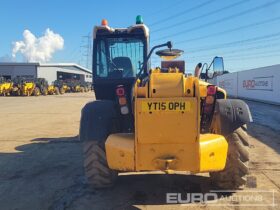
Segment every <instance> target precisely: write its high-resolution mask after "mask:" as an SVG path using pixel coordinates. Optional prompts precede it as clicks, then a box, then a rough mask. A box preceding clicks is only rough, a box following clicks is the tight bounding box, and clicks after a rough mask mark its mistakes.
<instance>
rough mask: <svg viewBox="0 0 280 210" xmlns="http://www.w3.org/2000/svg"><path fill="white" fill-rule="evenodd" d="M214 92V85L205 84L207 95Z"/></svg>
mask: <svg viewBox="0 0 280 210" xmlns="http://www.w3.org/2000/svg"><path fill="white" fill-rule="evenodd" d="M215 94H216V86H215V85H208V86H207V95H215Z"/></svg>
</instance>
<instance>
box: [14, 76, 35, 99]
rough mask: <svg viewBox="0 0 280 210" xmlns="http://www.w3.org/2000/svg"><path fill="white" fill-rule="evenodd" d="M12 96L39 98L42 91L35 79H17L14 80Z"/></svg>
mask: <svg viewBox="0 0 280 210" xmlns="http://www.w3.org/2000/svg"><path fill="white" fill-rule="evenodd" d="M12 94H13V95H17V96H20V95H21V96H31V95H33V96H39V95H40V89H39V87H38V86H36V82H35V81H34V79H27V78H24V77H16V78H14V79H13V90H12Z"/></svg>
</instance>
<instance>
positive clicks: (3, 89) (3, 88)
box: [0, 77, 13, 96]
mask: <svg viewBox="0 0 280 210" xmlns="http://www.w3.org/2000/svg"><path fill="white" fill-rule="evenodd" d="M12 89H13V83H12V82H11V81H7V80H5V79H4V78H3V77H0V96H7V95H10V94H11V91H12Z"/></svg>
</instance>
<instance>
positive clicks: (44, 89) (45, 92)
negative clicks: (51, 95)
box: [42, 88, 48, 96]
mask: <svg viewBox="0 0 280 210" xmlns="http://www.w3.org/2000/svg"><path fill="white" fill-rule="evenodd" d="M42 94H43V95H44V96H46V95H48V89H47V88H43V90H42Z"/></svg>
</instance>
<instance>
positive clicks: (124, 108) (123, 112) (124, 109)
mask: <svg viewBox="0 0 280 210" xmlns="http://www.w3.org/2000/svg"><path fill="white" fill-rule="evenodd" d="M121 113H122V114H123V115H125V114H128V113H129V109H128V107H127V106H122V107H121Z"/></svg>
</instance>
